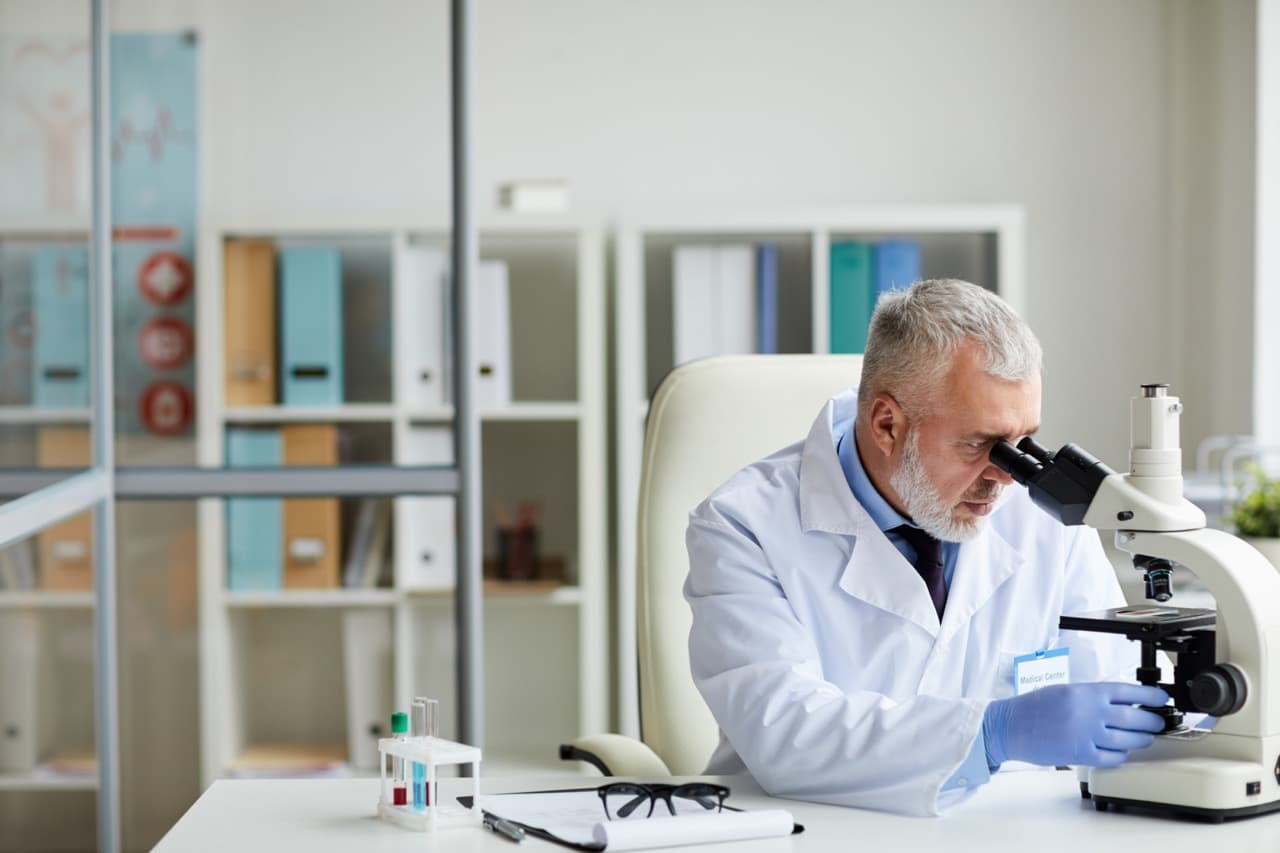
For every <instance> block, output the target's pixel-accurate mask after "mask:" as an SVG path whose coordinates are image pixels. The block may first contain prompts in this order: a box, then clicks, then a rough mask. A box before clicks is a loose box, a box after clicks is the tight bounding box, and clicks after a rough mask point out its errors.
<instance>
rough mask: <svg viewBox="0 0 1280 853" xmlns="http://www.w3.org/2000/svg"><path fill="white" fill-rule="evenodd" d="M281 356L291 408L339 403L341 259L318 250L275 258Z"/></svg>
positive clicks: (305, 249) (284, 396)
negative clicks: (277, 278) (278, 287)
mask: <svg viewBox="0 0 1280 853" xmlns="http://www.w3.org/2000/svg"><path fill="white" fill-rule="evenodd" d="M280 325H281V336H280V357H281V361H282V362H283V378H284V390H283V394H282V395H281V399H282V400H283V401H284V403H285V404H286V405H291V406H326V405H337V404H339V403H341V402H342V401H343V392H342V385H343V360H342V255H341V253H340V252H339V251H338V250H337V249H331V248H325V247H323V246H298V247H292V248H287V249H284V250H283V251H281V253H280Z"/></svg>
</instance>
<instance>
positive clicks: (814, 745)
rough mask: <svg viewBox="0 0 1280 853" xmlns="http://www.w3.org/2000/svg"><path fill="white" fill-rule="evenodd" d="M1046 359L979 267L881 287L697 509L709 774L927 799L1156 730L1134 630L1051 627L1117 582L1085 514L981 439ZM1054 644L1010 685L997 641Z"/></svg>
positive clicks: (825, 793)
mask: <svg viewBox="0 0 1280 853" xmlns="http://www.w3.org/2000/svg"><path fill="white" fill-rule="evenodd" d="M1040 360H1041V351H1040V345H1039V343H1038V342H1037V341H1036V339H1035V336H1034V335H1033V334H1032V332H1031V330H1030V329H1029V328H1028V327H1027V325H1026V324H1025V323H1024V322H1023V321H1022V320H1021V319H1020V318H1018V317H1017V315H1015V314H1014V313H1013V312H1012V310H1010V309H1009V307H1008V306H1007V305H1005V303H1004V302H1003V301H1001V300H1000V299H999V298H998V297H997V296H995V295H994V294H992V293H990V292H988V291H985V290H983V289H981V288H979V287H976V286H974V285H972V284H968V283H965V282H961V281H955V280H934V281H922V282H918V283H916V284H915V285H913V286H912V287H911V288H910V289H908V290H906V291H903V292H900V293H891V294H888V295H885V296H883V297H882V298H881V299H880V302H879V304H878V305H877V307H876V310H875V313H874V315H873V317H872V320H871V329H870V332H869V335H868V339H867V351H866V355H865V357H864V359H863V364H862V380H861V383H860V387H859V388H856V389H853V390H850V391H848V392H845V393H844V394H842V395H840V396H838V397H836V398H835V399H833V400H831V401H829V402H828V403H827V405H826V407H825V408H824V409H823V410H822V412H821V414H820V415H819V416H818V419H817V421H815V422H814V425H813V427H812V429H811V430H810V433H809V436H808V438H807V439H806V440H805V441H803V442H801V443H798V444H795V445H792V446H791V447H788V448H785V449H783V450H780V451H778V452H777V453H775V454H773V455H771V456H769V457H767V458H765V459H763V460H761V461H759V462H757V463H755V464H754V465H751V466H749V467H748V468H746V469H744V470H743V471H741V472H739V473H738V474H737V475H735V476H734V477H733V478H732V479H731V480H729V481H728V482H727V483H725V484H724V485H723V486H721V487H720V488H719V489H717V490H716V491H715V492H714V493H713V494H712V495H711V496H710V497H708V498H707V499H706V500H705V501H704V502H703V503H702V504H700V505H699V506H698V507H696V508H695V509H694V510H693V512H692V513H691V515H690V522H689V530H688V537H687V542H688V548H689V561H690V571H689V577H688V580H687V581H686V583H685V597H686V598H687V599H688V601H689V603H690V605H691V607H692V609H693V629H692V631H691V633H690V638H689V649H690V655H691V662H692V668H693V676H694V681H695V682H696V683H697V686H698V689H699V690H700V691H701V693H702V696H703V698H704V699H705V700H706V702H707V704H708V706H709V707H710V708H711V711H712V713H713V714H714V715H715V718H716V720H717V722H718V723H719V725H720V730H721V740H720V745H719V747H718V748H717V750H716V752H715V754H714V755H713V756H712V759H711V763H710V766H709V767H708V768H707V772H708V773H735V772H741V771H743V770H747V771H749V772H750V773H751V774H752V775H753V776H754V777H755V778H756V780H757V781H758V782H759V783H760V784H761V785H762V786H763V787H764V789H765V790H766V791H768V792H769V793H771V794H774V795H778V796H787V797H795V798H797V799H805V800H814V801H819V802H828V803H837V804H844V805H852V806H864V807H868V808H880V809H886V810H891V811H900V812H907V813H913V814H936V813H938V811H939V810H940V809H942V808H945V807H946V806H948V805H950V804H952V803H954V802H956V801H958V800H960V799H962V798H963V797H965V796H966V794H967V793H968V792H971V791H972V790H974V789H975V788H976V787H978V786H980V785H981V784H982V783H984V782H986V781H987V780H988V779H989V778H990V774H991V773H993V772H995V771H996V769H997V768H999V766H1000V765H1001V764H1002V763H1003V762H1005V761H1007V760H1019V761H1026V762H1032V763H1035V764H1041V765H1050V766H1052V765H1058V764H1086V765H1095V766H1111V765H1114V764H1118V763H1120V762H1121V761H1123V760H1125V758H1126V757H1127V755H1128V753H1129V752H1130V751H1132V750H1136V749H1141V748H1143V747H1145V746H1148V745H1150V744H1151V742H1152V739H1153V735H1152V734H1151V733H1152V732H1155V731H1159V730H1160V728H1161V720H1160V718H1159V717H1158V716H1157V715H1155V714H1152V713H1150V712H1148V711H1144V710H1142V709H1140V708H1137V707H1134V706H1135V705H1140V704H1146V705H1163V704H1165V703H1167V702H1168V701H1169V698H1168V696H1167V695H1166V694H1165V693H1164V691H1162V690H1160V689H1158V688H1154V687H1144V686H1141V685H1137V684H1132V683H1123V682H1129V681H1130V680H1131V679H1132V678H1133V673H1134V669H1135V667H1136V666H1137V663H1138V656H1137V649H1136V647H1133V645H1132V644H1131V643H1129V642H1128V641H1127V640H1125V639H1123V638H1120V637H1112V636H1103V635H1098V634H1086V633H1078V632H1060V631H1059V630H1058V618H1059V616H1060V615H1062V614H1064V613H1079V612H1084V611H1089V610H1100V609H1103V608H1107V607H1117V606H1121V605H1123V604H1124V598H1123V596H1122V595H1121V592H1120V588H1119V584H1118V583H1117V581H1116V577H1115V572H1114V570H1113V569H1112V567H1111V564H1110V562H1109V561H1108V559H1107V557H1106V555H1105V553H1104V552H1103V550H1102V546H1101V544H1100V542H1099V540H1098V537H1097V534H1096V533H1095V532H1094V531H1093V530H1091V529H1088V528H1084V527H1064V526H1063V525H1061V524H1059V523H1058V522H1057V521H1055V520H1053V519H1052V518H1050V517H1049V516H1048V515H1047V514H1045V513H1044V512H1042V511H1041V510H1039V509H1038V508H1036V507H1035V506H1034V505H1033V504H1032V503H1031V501H1030V499H1029V498H1028V496H1027V493H1026V491H1025V490H1024V489H1021V488H1014V489H1011V490H1008V491H1005V487H1006V486H1008V485H1010V483H1011V480H1010V478H1009V477H1008V475H1007V474H1005V473H1004V472H1003V471H1002V470H1000V469H999V468H996V467H995V466H994V465H992V464H991V462H990V461H989V459H988V454H989V453H990V452H991V449H992V447H993V446H994V444H995V443H996V442H997V441H1000V440H1006V441H1010V442H1016V441H1018V440H1019V438H1021V437H1022V436H1024V435H1030V434H1032V433H1034V432H1035V431H1036V429H1037V427H1038V426H1039V420H1040ZM748 428H749V427H748ZM1059 648H1067V649H1068V652H1067V654H1066V656H1065V659H1067V660H1069V681H1070V683H1065V682H1066V681H1067V678H1066V677H1065V676H1066V673H1058V679H1057V680H1058V681H1059V682H1062V683H1058V684H1055V685H1054V686H1050V687H1043V688H1042V689H1040V690H1036V691H1034V692H1026V691H1024V692H1021V693H1020V694H1019V695H1015V690H1014V668H1015V660H1014V659H1015V658H1016V657H1019V656H1021V655H1025V654H1028V653H1034V652H1037V651H1044V650H1050V649H1059ZM1058 654H1061V653H1058ZM1052 659H1053V660H1058V659H1059V658H1058V657H1057V656H1052Z"/></svg>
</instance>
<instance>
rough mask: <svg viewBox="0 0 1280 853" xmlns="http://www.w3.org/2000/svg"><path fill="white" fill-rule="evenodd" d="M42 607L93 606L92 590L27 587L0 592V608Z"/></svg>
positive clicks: (72, 607)
mask: <svg viewBox="0 0 1280 853" xmlns="http://www.w3.org/2000/svg"><path fill="white" fill-rule="evenodd" d="M6 607H42V608H48V609H51V610H52V609H67V610H71V609H76V608H86V609H92V607H93V593H92V592H79V591H77V592H58V591H53V590H49V591H46V590H38V589H28V590H22V591H19V592H0V608H6Z"/></svg>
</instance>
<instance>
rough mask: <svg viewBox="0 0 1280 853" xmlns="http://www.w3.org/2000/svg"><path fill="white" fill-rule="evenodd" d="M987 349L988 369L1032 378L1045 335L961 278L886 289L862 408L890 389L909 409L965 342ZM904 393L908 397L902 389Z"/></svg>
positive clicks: (932, 387)
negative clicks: (1042, 338) (1033, 329)
mask: <svg viewBox="0 0 1280 853" xmlns="http://www.w3.org/2000/svg"><path fill="white" fill-rule="evenodd" d="M968 340H972V341H974V342H976V343H977V344H978V345H979V346H980V347H982V349H983V351H984V352H985V353H986V357H987V361H986V364H985V365H984V369H985V370H986V372H987V374H989V375H991V376H995V377H997V378H999V379H1005V380H1008V381H1010V382H1025V381H1027V380H1029V379H1031V378H1032V376H1035V375H1037V374H1039V372H1040V365H1041V356H1042V352H1041V349H1040V342H1039V341H1038V340H1036V336H1035V333H1034V332H1032V331H1031V327H1030V326H1028V325H1027V323H1026V321H1025V320H1023V319H1022V318H1021V317H1019V316H1018V315H1017V314H1015V313H1014V312H1013V309H1012V308H1010V307H1009V305H1008V303H1006V302H1005V301H1004V300H1003V299H1001V298H1000V297H999V296H997V295H996V294H994V293H992V292H991V291H989V290H985V289H983V288H981V287H978V286H977V285H975V284H970V283H969V282H967V281H960V280H959V279H954V278H935V279H929V280H926V281H918V282H916V283H915V284H913V285H911V287H909V288H907V289H906V290H901V291H890V292H887V293H884V294H881V296H880V301H879V302H877V303H876V309H875V312H874V313H873V314H872V315H871V330H870V331H869V332H868V333H867V351H866V354H865V355H864V356H863V358H862V381H861V383H860V386H859V389H858V415H859V417H865V416H866V414H867V410H868V407H869V406H870V405H871V400H872V399H873V398H874V397H875V396H876V395H877V394H881V393H890V394H893V395H894V398H895V399H897V400H898V403H899V405H901V406H902V407H903V408H904V409H905V410H906V411H907V413H908V414H909V415H914V414H915V412H916V410H917V409H918V408H919V405H921V404H922V403H923V402H924V399H926V398H928V397H931V396H932V395H933V393H934V392H935V391H936V390H937V389H938V387H939V386H940V385H941V383H942V381H943V379H944V378H945V377H946V374H947V371H948V370H949V369H950V367H951V356H952V354H953V353H954V352H955V351H956V349H957V348H959V347H960V345H961V344H963V343H964V342H965V341H968ZM900 395H905V396H906V399H903V398H902V396H900Z"/></svg>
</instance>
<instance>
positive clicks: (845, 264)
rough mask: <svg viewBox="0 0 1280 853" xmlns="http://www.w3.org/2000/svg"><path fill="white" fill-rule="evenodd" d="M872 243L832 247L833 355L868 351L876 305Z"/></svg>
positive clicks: (843, 242) (843, 243)
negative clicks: (869, 333)
mask: <svg viewBox="0 0 1280 853" xmlns="http://www.w3.org/2000/svg"><path fill="white" fill-rule="evenodd" d="M872 248H873V247H872V246H871V245H870V244H869V243H861V242H859V241H857V240H841V241H839V242H833V243H832V244H831V282H830V286H831V318H830V322H831V352H833V353H857V352H865V351H866V349H867V326H868V325H869V324H870V322H871V309H872V308H874V307H875V304H876V289H875V269H874V258H873V257H872V256H873V254H874V252H873V251H872Z"/></svg>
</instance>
